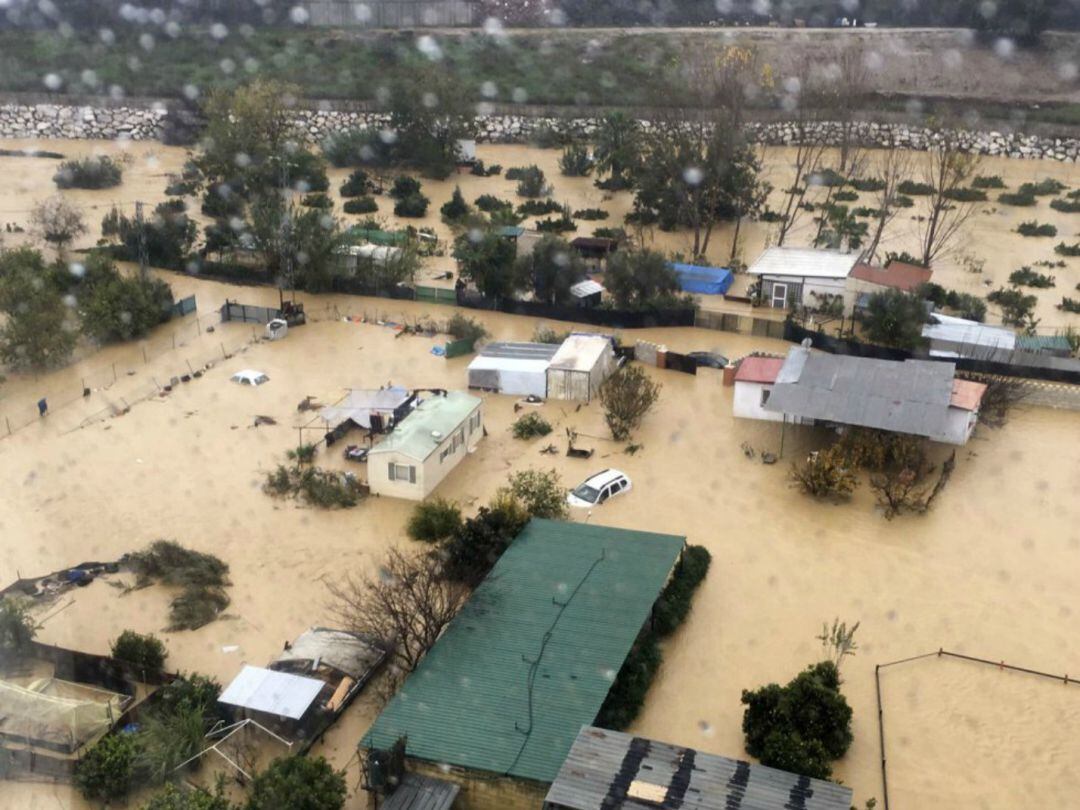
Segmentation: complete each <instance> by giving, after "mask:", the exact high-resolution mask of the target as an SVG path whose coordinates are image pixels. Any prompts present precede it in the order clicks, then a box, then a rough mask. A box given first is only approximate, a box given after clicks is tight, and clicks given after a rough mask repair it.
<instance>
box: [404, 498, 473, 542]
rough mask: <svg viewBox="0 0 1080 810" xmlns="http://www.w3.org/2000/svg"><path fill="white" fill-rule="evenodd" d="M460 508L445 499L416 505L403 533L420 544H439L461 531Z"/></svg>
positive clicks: (435, 499)
mask: <svg viewBox="0 0 1080 810" xmlns="http://www.w3.org/2000/svg"><path fill="white" fill-rule="evenodd" d="M461 525H462V519H461V507H459V506H458V505H457V504H456V503H454V502H453V501H448V500H446V499H445V498H433V499H432V500H430V501H422V502H420V503H418V504H417V505H416V506H415V507H414V508H413V511H412V514H411V515H410V516H409V522H408V524H407V525H406V527H405V531H406V532H407V533H408V535H409V537H411V538H412V539H413V540H418V541H420V542H421V543H439V542H442V541H443V540H445V539H446V538H448V537H451V536H453V535H454V534H456V533H457V532H459V531H460V530H461Z"/></svg>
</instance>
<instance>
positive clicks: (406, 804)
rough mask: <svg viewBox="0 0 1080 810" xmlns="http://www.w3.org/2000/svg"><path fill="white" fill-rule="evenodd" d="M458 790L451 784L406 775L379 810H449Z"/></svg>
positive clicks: (415, 775) (416, 775) (419, 775)
mask: <svg viewBox="0 0 1080 810" xmlns="http://www.w3.org/2000/svg"><path fill="white" fill-rule="evenodd" d="M460 790H461V788H460V787H459V786H457V785H455V784H454V783H453V782H445V781H443V780H442V779H436V778H434V777H432V776H423V775H422V774H418V773H407V774H405V776H404V778H403V779H402V780H401V784H400V785H398V787H397V790H395V791H394V792H393V793H391V794H390V795H389V796H387V797H386V800H385V801H384V802H383V803H382V805H381V810H449V808H450V806H451V805H452V804H453V803H454V799H456V798H457V795H458V792H459V791H460Z"/></svg>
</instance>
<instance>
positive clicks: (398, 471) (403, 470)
mask: <svg viewBox="0 0 1080 810" xmlns="http://www.w3.org/2000/svg"><path fill="white" fill-rule="evenodd" d="M389 465H390V466H389V468H388V472H389V477H390V480H391V481H401V482H402V483H407V484H415V483H416V467H415V466H414V465H412V464H399V463H398V462H396V461H391V462H389Z"/></svg>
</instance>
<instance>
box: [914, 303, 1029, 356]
mask: <svg viewBox="0 0 1080 810" xmlns="http://www.w3.org/2000/svg"><path fill="white" fill-rule="evenodd" d="M930 317H931V322H930V323H928V324H926V325H925V326H924V327H923V328H922V336H923V337H924V338H926V339H927V340H929V341H930V353H931V354H934V353H936V352H935V349H938V350H942V349H949V348H955V349H957V350H958V352H959V354H960V355H961V356H965V355H967V354H969V352H966V351H963V348H964V347H967V348H971V349H1006V350H1011V349H1014V348H1016V333H1015V332H1013V331H1012V330H1010V329H1006V328H1004V327H1002V326H990V325H988V324H985V323H979V322H978V321H969V320H967V319H965V318H956V317H954V316H952V315H942V314H941V313H940V312H935V313H934V314H933V315H931V316H930ZM946 344H950V345H946Z"/></svg>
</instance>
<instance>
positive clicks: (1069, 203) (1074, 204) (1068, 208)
mask: <svg viewBox="0 0 1080 810" xmlns="http://www.w3.org/2000/svg"><path fill="white" fill-rule="evenodd" d="M1050 207H1051V208H1053V209H1054V210H1055V211H1061V212H1062V213H1063V214H1076V213H1080V200H1078V199H1071V200H1070V199H1063V198H1059V199H1056V200H1051V201H1050Z"/></svg>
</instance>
